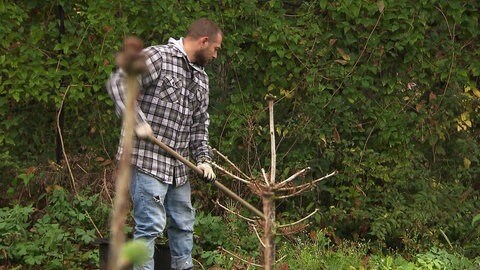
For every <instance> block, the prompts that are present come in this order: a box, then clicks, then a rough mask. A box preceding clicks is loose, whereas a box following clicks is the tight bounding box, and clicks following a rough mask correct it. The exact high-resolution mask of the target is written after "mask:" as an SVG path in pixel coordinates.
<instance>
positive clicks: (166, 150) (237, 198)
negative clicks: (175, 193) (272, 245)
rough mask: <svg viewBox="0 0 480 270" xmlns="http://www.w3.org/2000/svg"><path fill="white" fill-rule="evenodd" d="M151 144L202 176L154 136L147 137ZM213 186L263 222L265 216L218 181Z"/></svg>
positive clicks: (200, 173) (200, 171) (193, 166)
mask: <svg viewBox="0 0 480 270" xmlns="http://www.w3.org/2000/svg"><path fill="white" fill-rule="evenodd" d="M148 138H149V139H150V140H151V141H152V142H153V143H155V144H156V145H158V146H159V147H160V148H162V149H163V150H164V151H165V152H167V153H168V154H170V155H171V156H173V157H174V158H176V159H178V160H179V161H180V162H182V163H183V164H185V165H187V166H188V167H189V168H190V169H192V170H193V171H194V172H196V173H197V174H198V175H203V172H202V170H200V169H199V168H197V166H195V165H194V164H193V163H192V162H190V161H189V160H188V159H186V158H184V157H183V156H181V155H180V154H179V153H177V152H175V151H174V150H173V149H172V148H170V147H168V145H166V144H164V143H163V142H161V141H160V140H159V139H157V138H155V136H150V137H148ZM213 185H214V186H216V187H217V188H218V189H220V190H221V191H222V192H224V193H225V194H226V195H228V196H229V197H230V198H232V199H234V200H236V201H238V202H239V203H240V204H242V205H243V206H245V207H246V208H247V209H248V210H250V211H252V212H253V213H254V214H255V215H257V216H259V217H261V218H262V219H263V220H265V216H264V215H263V213H262V212H260V210H258V209H257V208H255V207H254V206H253V205H251V204H250V203H248V202H247V201H245V200H244V199H242V198H241V197H240V196H238V195H237V194H236V193H235V192H233V191H231V190H230V189H229V188H227V187H226V186H224V185H223V184H222V183H220V182H219V181H218V180H217V181H215V182H214V183H213Z"/></svg>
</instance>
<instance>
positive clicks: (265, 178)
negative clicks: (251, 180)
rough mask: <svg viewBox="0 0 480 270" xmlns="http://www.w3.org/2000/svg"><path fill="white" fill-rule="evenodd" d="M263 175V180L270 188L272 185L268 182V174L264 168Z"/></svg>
mask: <svg viewBox="0 0 480 270" xmlns="http://www.w3.org/2000/svg"><path fill="white" fill-rule="evenodd" d="M262 175H263V179H264V180H265V183H266V184H267V186H268V187H269V186H270V183H269V182H268V177H267V174H266V173H265V169H264V168H262Z"/></svg>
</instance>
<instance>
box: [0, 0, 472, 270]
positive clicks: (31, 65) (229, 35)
mask: <svg viewBox="0 0 480 270" xmlns="http://www.w3.org/2000/svg"><path fill="white" fill-rule="evenodd" d="M135 2H137V1H115V2H113V3H112V1H104V0H100V1H6V2H3V1H2V2H0V14H1V16H0V18H1V19H0V20H1V23H0V32H1V33H3V35H2V39H1V41H0V52H1V53H0V160H1V162H0V177H1V180H2V181H0V188H1V190H2V191H3V192H4V193H5V194H4V195H2V198H1V199H0V202H1V203H2V205H5V206H7V205H8V206H10V207H12V208H11V209H10V210H9V211H13V212H12V213H13V214H11V215H13V216H10V218H14V217H15V215H19V214H20V211H26V213H25V215H27V214H30V213H32V211H33V212H35V211H40V210H42V209H44V208H45V207H46V208H45V209H46V210H45V211H43V210H42V211H43V212H42V211H40V213H43V214H45V216H41V217H38V218H36V219H35V220H27V219H26V218H31V217H26V216H23V217H22V218H24V219H25V220H22V222H23V223H21V222H20V223H19V224H24V225H25V226H27V227H28V228H36V226H39V225H36V224H38V221H41V222H43V223H42V224H47V225H48V226H50V227H52V226H53V225H52V224H50V223H49V220H47V221H45V218H47V217H48V218H50V216H51V214H48V213H49V210H48V207H51V205H50V204H49V203H47V204H45V202H50V201H49V200H47V199H46V198H45V197H42V198H39V196H40V195H41V194H42V193H43V191H44V190H45V189H47V188H50V187H51V186H53V185H55V184H56V185H61V186H63V187H65V188H69V189H71V188H72V187H71V185H72V183H75V181H76V185H77V189H78V190H82V189H84V188H85V187H86V186H90V187H91V188H93V189H94V190H98V191H100V190H101V192H102V195H105V192H104V191H105V188H106V186H107V184H106V183H105V181H104V180H105V179H106V178H108V175H109V172H110V171H111V170H112V167H113V165H112V162H111V161H112V159H113V155H114V153H115V149H116V145H117V140H118V133H119V125H120V121H119V120H118V119H117V117H116V115H115V113H114V110H113V106H112V103H111V101H110V100H109V98H108V95H107V93H106V91H105V89H104V83H105V81H106V80H107V78H108V75H109V73H110V72H111V70H112V69H113V68H114V64H113V63H114V54H115V52H116V51H117V50H118V48H119V47H120V45H121V40H122V38H123V37H124V36H125V35H127V34H136V35H138V36H140V37H141V38H142V39H144V40H145V41H146V45H150V44H159V43H165V42H166V40H167V39H168V37H170V36H173V37H178V36H182V35H183V34H184V30H185V29H186V27H187V26H188V24H189V23H190V22H191V21H192V20H194V19H195V18H198V17H203V16H205V17H209V18H211V19H213V20H215V21H217V22H218V23H219V24H220V25H221V27H222V28H223V29H224V33H225V38H224V44H223V48H224V49H223V50H222V53H221V55H220V57H219V59H218V60H217V61H216V62H215V63H214V64H212V65H211V66H209V67H208V73H209V74H210V81H211V110H210V113H211V117H212V126H211V129H210V132H211V140H212V146H213V147H215V148H217V149H219V150H220V151H221V152H223V153H225V154H227V155H228V156H229V158H230V159H232V160H233V161H235V162H236V163H238V164H239V165H240V166H241V167H242V168H244V169H245V170H246V171H250V172H251V173H252V174H253V175H256V174H258V171H259V170H260V168H267V167H268V166H269V149H270V148H269V141H268V127H267V125H268V120H267V113H266V111H265V107H266V105H265V102H264V100H263V98H264V96H265V94H267V93H272V94H274V95H276V96H277V97H278V102H277V104H276V115H275V118H276V122H277V128H276V132H277V133H276V135H277V136H278V139H277V142H278V143H279V144H278V146H277V149H278V155H279V158H278V164H277V168H278V170H279V171H278V174H279V177H280V178H284V177H287V176H289V175H291V174H292V173H294V172H295V171H297V170H298V169H302V168H304V167H306V166H310V167H311V168H312V169H313V172H312V174H310V175H307V178H316V177H319V176H322V175H324V174H326V173H327V172H330V171H333V170H338V171H339V172H340V173H339V175H338V176H336V177H335V178H332V179H330V180H327V181H325V182H321V184H320V185H319V187H318V188H317V189H316V190H315V191H314V192H311V193H309V194H307V195H306V196H304V197H302V198H300V199H298V200H291V201H289V202H288V203H282V204H279V207H278V209H277V212H278V213H279V215H280V217H282V218H284V219H286V220H290V219H291V220H295V219H296V218H298V217H299V216H303V215H304V213H306V212H307V211H310V210H312V209H314V208H320V209H321V210H322V211H321V213H322V214H319V215H317V216H316V218H315V219H314V220H313V221H312V227H313V228H323V229H324V230H323V231H324V232H325V234H326V235H328V237H329V238H330V239H332V241H333V242H334V244H340V243H341V242H342V241H343V240H355V241H357V240H368V241H370V242H371V243H373V244H372V245H371V247H370V248H371V250H370V251H369V252H373V253H376V252H386V251H388V250H392V249H393V250H398V251H400V252H404V253H405V254H415V253H417V252H427V251H429V250H430V249H431V247H432V246H438V247H441V248H449V249H453V250H455V251H456V252H459V253H461V254H463V255H465V256H468V257H477V256H479V255H480V247H479V246H478V244H477V243H478V241H480V236H479V228H478V224H479V222H472V219H474V217H476V216H477V217H478V214H479V209H480V200H479V193H480V191H479V190H480V184H479V183H480V182H479V181H480V160H479V157H480V128H479V123H480V114H479V112H480V90H479V88H480V61H479V60H480V46H479V43H480V42H479V41H480V40H479V38H478V37H479V34H480V30H479V29H480V27H479V23H478V21H479V20H478V19H479V14H480V3H479V2H478V1H475V0H466V1H460V0H456V1H437V0H434V1H432V0H428V1H427V0H419V1H411V0H396V1H393V0H384V1H378V2H376V1H367V0H362V1H356V0H343V1H326V0H317V1H275V0H271V1H249V0H240V1H231V0H224V1H207V3H205V2H202V1H193V0H186V1H155V4H151V3H149V2H148V1H141V2H140V3H135ZM59 7H61V8H62V9H63V12H64V20H63V21H64V31H62V28H61V27H59V25H61V21H62V19H61V17H62V16H61V14H62V12H60V11H59ZM61 107H63V109H64V122H65V126H64V130H63V134H62V139H63V140H62V141H63V143H64V147H65V153H66V155H67V157H68V158H69V161H70V163H69V165H70V167H71V168H72V171H73V172H69V171H67V170H66V165H67V163H66V162H63V163H62V164H61V166H58V165H56V164H55V163H54V161H55V150H56V148H57V140H56V134H57V124H58V123H59V121H58V118H60V117H59V116H60V115H59V113H58V112H59V109H60V108H61ZM60 122H61V121H60ZM73 175H75V178H76V180H75V179H73V178H74V177H73ZM232 185H233V184H232ZM234 188H235V189H236V190H238V191H239V192H240V193H242V194H243V195H245V196H246V197H247V199H248V200H251V201H254V198H253V197H252V198H249V196H248V194H246V192H245V191H243V190H242V189H241V188H240V187H237V186H234ZM198 194H201V195H203V196H217V195H216V194H214V193H213V192H212V191H211V190H203V189H201V188H199V191H198V193H196V195H198ZM30 201H32V202H33V203H34V204H35V209H36V210H35V209H33V208H31V207H30V206H29V205H30V204H29V203H30ZM198 201H199V202H201V203H203V204H200V205H198V207H199V208H200V209H201V210H204V211H206V212H210V209H211V208H212V207H213V205H209V200H198ZM9 202H10V203H9ZM254 203H255V202H254ZM14 204H22V205H24V206H25V207H26V208H18V207H17V208H15V207H16V206H13V205H14ZM29 207H30V208H29ZM298 209H304V210H305V211H304V213H303V212H302V211H299V210H298ZM5 211H7V210H5ZM7 212H8V211H7ZM2 213H3V212H2ZM81 213H83V214H84V212H83V211H81ZM215 213H216V214H218V213H221V211H220V210H218V211H217V210H215ZM246 214H247V213H246ZM103 218H104V217H100V216H99V217H94V219H96V220H97V221H98V220H102V219H103ZM212 218H213V217H212ZM201 220H202V221H201V222H200V223H199V224H202V222H207V224H208V220H209V218H202V219H201ZM205 220H207V221H205ZM475 220H478V218H477V219H475ZM35 222H37V223H35ZM82 222H84V221H82ZM47 225H45V226H47ZM85 225H86V226H88V224H85ZM19 226H23V225H19ZM32 226H33V227H32ZM218 226H220V225H218ZM239 226H240V225H239ZM240 227H241V226H240ZM200 228H202V227H201V226H200ZM54 229H55V230H64V229H62V227H58V226H56V227H55V228H54ZM101 229H102V230H105V229H106V228H101ZM0 231H1V232H2V235H1V237H0V238H2V239H3V238H4V236H3V233H4V231H2V228H0ZM60 235H64V236H65V239H69V238H72V237H74V238H75V237H82V235H83V236H85V235H87V236H88V237H91V236H92V235H91V233H83V232H82V233H79V234H78V235H77V234H76V232H66V233H63V234H60ZM22 237H24V238H22V239H25V240H26V241H31V240H29V239H28V238H27V236H25V235H24V236H22ZM58 237H59V236H58ZM205 237H207V236H205ZM209 237H213V239H211V240H208V239H200V240H198V241H199V244H202V245H205V247H206V249H207V247H208V249H209V250H214V249H215V246H216V245H222V243H224V242H225V241H224V240H222V239H219V238H215V237H218V235H209ZM254 240H255V239H254V238H253V240H252V239H241V237H239V240H238V241H239V242H238V243H235V244H238V245H244V246H248V247H245V249H246V250H250V249H252V245H253V243H254V242H255V241H254ZM38 241H43V240H38ZM202 241H203V242H202ZM1 244H2V245H5V242H2V243H1ZM39 245H43V244H41V243H40V244H39ZM232 246H233V247H235V245H233V244H232ZM4 248H5V246H0V249H1V250H4ZM15 248H17V249H18V245H17V246H16V247H15ZM63 248H65V249H69V250H72V251H73V250H77V251H78V247H76V246H74V245H73V246H69V245H66V246H64V247H63ZM253 249H254V248H253ZM14 250H15V249H12V251H11V252H14ZM59 252H60V251H59ZM212 252H213V251H212ZM2 253H3V252H2ZM2 253H0V256H8V257H9V258H11V259H17V260H21V259H22V258H23V259H22V260H27V259H26V258H25V257H22V256H26V255H25V254H24V253H19V252H16V253H15V254H13V253H9V254H8V255H4V254H3V255H2ZM204 254H209V253H204ZM32 256H33V255H32ZM85 256H87V257H88V256H90V255H88V254H87V255H85ZM204 256H208V255H204ZM407 257H408V256H407ZM212 258H213V257H212ZM43 259H44V258H35V257H32V258H31V259H29V260H43ZM386 269H388V268H386Z"/></svg>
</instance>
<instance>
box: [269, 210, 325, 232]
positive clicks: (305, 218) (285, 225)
mask: <svg viewBox="0 0 480 270" xmlns="http://www.w3.org/2000/svg"><path fill="white" fill-rule="evenodd" d="M319 210H320V209H318V208H316V209H315V211H313V212H312V213H310V214H309V215H308V216H306V217H304V218H302V219H299V220H297V221H295V222H293V223H288V224H282V225H277V228H285V227H290V226H294V225H297V224H300V223H302V222H304V221H305V220H307V219H309V218H310V217H311V216H313V215H315V213H317V212H318V211H319Z"/></svg>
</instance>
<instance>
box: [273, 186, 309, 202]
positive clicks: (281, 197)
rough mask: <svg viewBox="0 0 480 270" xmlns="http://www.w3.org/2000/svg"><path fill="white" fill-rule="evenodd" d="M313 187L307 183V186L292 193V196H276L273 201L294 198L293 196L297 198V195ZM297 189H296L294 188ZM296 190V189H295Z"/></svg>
mask: <svg viewBox="0 0 480 270" xmlns="http://www.w3.org/2000/svg"><path fill="white" fill-rule="evenodd" d="M313 186H315V185H314V184H312V183H308V184H307V186H305V187H303V188H301V189H299V190H298V191H295V192H294V193H292V194H288V195H283V196H276V197H275V199H286V198H290V197H294V196H297V195H298V194H300V193H302V192H304V191H306V190H308V189H310V188H312V187H313ZM295 188H297V187H295ZM297 189H298V188H297Z"/></svg>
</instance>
